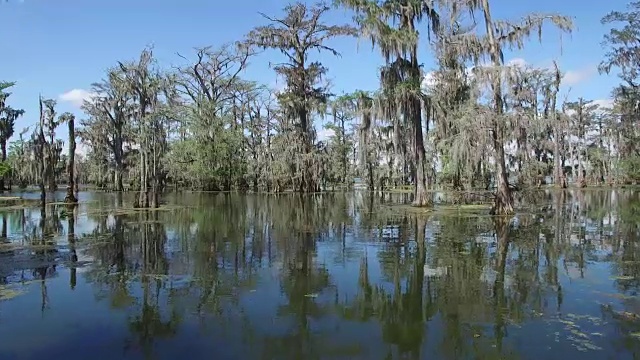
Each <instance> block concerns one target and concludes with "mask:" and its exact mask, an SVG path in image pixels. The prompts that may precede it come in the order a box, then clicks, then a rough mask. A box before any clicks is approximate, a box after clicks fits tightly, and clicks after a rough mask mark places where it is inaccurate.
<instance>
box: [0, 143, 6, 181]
mask: <svg viewBox="0 0 640 360" xmlns="http://www.w3.org/2000/svg"><path fill="white" fill-rule="evenodd" d="M0 148H1V149H2V162H3V163H4V162H5V161H7V142H6V141H3V142H1V143H0ZM4 178H5V177H4V176H3V177H1V178H0V192H1V191H4V190H5V188H4Z"/></svg>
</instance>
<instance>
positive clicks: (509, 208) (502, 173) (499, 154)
mask: <svg viewBox="0 0 640 360" xmlns="http://www.w3.org/2000/svg"><path fill="white" fill-rule="evenodd" d="M482 9H483V12H484V18H485V29H486V31H487V37H488V39H489V47H490V49H489V50H490V56H491V62H492V63H493V65H494V66H496V67H500V66H501V65H502V62H501V58H502V50H501V49H500V44H499V43H498V40H497V39H496V34H495V31H496V30H495V26H494V24H493V21H492V20H491V10H490V8H489V0H482ZM500 76H501V75H500V74H495V75H493V79H492V80H493V83H492V84H491V85H492V90H493V106H494V109H493V110H494V113H495V117H494V119H493V129H492V137H493V148H494V154H495V157H496V159H495V161H496V186H497V189H496V195H495V204H494V208H493V209H492V210H493V211H492V212H493V213H494V214H496V215H507V214H511V213H513V196H512V194H511V189H510V188H509V180H508V176H507V166H506V161H505V155H504V137H503V132H502V126H501V124H499V123H498V122H499V121H502V120H503V119H502V118H501V117H502V114H503V113H504V104H503V101H502V91H501V89H502V79H501V78H500Z"/></svg>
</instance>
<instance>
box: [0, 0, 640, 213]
mask: <svg viewBox="0 0 640 360" xmlns="http://www.w3.org/2000/svg"><path fill="white" fill-rule="evenodd" d="M334 8H335V9H340V10H345V11H347V12H349V13H351V15H352V16H353V17H352V19H351V21H348V22H346V23H344V24H330V23H329V19H330V16H329V15H330V14H331V12H332V11H334V10H335V9H334ZM494 10H495V5H492V4H491V1H490V0H480V1H474V2H465V3H464V4H462V3H460V2H459V1H457V0H450V1H441V2H437V3H430V5H425V6H422V7H420V8H419V9H414V8H411V7H410V6H409V5H407V3H406V1H404V0H391V1H384V2H380V1H377V0H335V1H334V2H333V3H332V4H328V3H318V4H315V5H308V4H304V3H301V2H295V3H290V4H288V5H286V6H285V7H284V8H283V9H282V11H281V13H280V14H262V13H260V14H261V16H262V20H263V22H262V23H260V24H256V26H255V27H254V28H253V29H252V30H250V31H249V32H248V33H246V34H244V35H242V36H240V37H239V38H238V40H237V41H235V42H233V43H229V44H215V46H207V47H203V48H196V49H194V51H193V52H192V53H191V54H178V57H177V58H178V59H179V61H180V62H181V65H172V66H166V65H164V64H163V65H161V64H159V63H158V61H157V60H156V57H155V55H154V51H153V48H152V47H146V48H144V49H143V50H142V51H141V53H140V54H139V56H137V57H135V58H133V59H129V60H126V59H114V63H113V66H112V67H111V68H109V69H107V70H106V73H105V76H104V77H103V80H101V81H100V82H97V83H95V84H93V85H92V87H91V89H90V90H89V91H88V93H90V94H91V96H90V97H89V98H87V99H86V100H85V101H84V104H83V106H82V112H83V114H82V116H80V117H79V118H78V119H76V115H74V114H71V113H63V114H58V113H57V104H56V101H55V100H52V99H48V98H46V97H44V96H40V97H39V98H38V99H37V100H38V105H39V112H38V114H28V113H25V111H24V110H22V109H14V108H12V107H11V106H10V100H11V99H10V94H11V93H10V90H11V89H12V87H14V86H17V84H16V83H14V82H0V148H1V150H2V159H1V160H2V161H1V163H0V190H1V189H4V188H10V189H11V188H16V187H17V188H24V187H26V186H29V185H31V186H33V185H36V186H37V187H38V189H39V192H40V201H41V204H45V203H46V201H47V193H49V192H51V191H54V190H56V189H57V188H58V187H59V186H60V185H59V184H60V183H64V184H65V185H64V186H66V196H65V198H64V201H65V203H67V204H70V206H73V204H77V201H78V200H77V194H78V191H79V184H92V185H94V186H95V187H96V188H97V189H110V190H113V191H118V192H119V191H124V190H129V191H131V192H136V193H137V196H136V199H135V201H134V203H133V207H135V208H157V207H159V206H160V205H161V196H162V194H164V193H168V192H170V191H172V190H177V189H184V190H187V189H189V190H196V191H240V192H245V191H246V192H252V193H287V192H297V193H304V194H314V193H318V192H320V191H321V190H325V191H327V190H329V189H351V188H353V187H356V186H359V187H366V188H368V189H371V190H374V191H376V192H377V193H378V194H386V193H411V194H412V197H411V199H410V200H407V201H411V203H412V205H413V206H415V207H419V208H433V207H434V204H436V203H437V202H438V201H437V199H434V196H433V194H434V193H439V192H441V191H446V190H438V189H439V188H442V189H452V190H457V191H461V192H460V193H459V194H460V196H457V197H456V199H455V200H453V202H459V203H462V204H465V203H470V204H473V203H477V202H483V203H484V202H491V203H492V205H493V206H492V209H491V213H492V214H496V215H510V214H513V213H514V212H515V210H516V209H515V208H514V207H515V206H516V200H515V198H516V197H517V196H518V195H517V192H518V191H519V190H520V189H528V188H546V187H547V186H548V185H545V184H547V183H552V184H553V185H551V186H553V187H555V188H567V187H569V186H575V187H577V188H585V187H591V186H600V185H603V184H607V185H611V186H620V185H622V184H625V183H637V182H638V181H640V170H639V169H640V145H639V144H640V130H638V127H637V126H635V122H634V121H635V120H634V119H636V118H637V117H638V116H640V108H638V107H637V106H636V105H635V104H637V103H638V102H639V101H640V92H638V91H636V90H635V89H636V88H637V85H635V84H637V83H639V82H640V79H638V77H639V76H640V75H639V74H637V71H635V69H637V67H638V66H640V56H638V55H637V54H639V53H640V52H638V51H637V50H638V46H637V45H636V44H631V43H629V42H628V41H626V39H627V38H628V37H629V36H632V37H633V36H635V35H634V34H638V33H640V25H638V24H637V23H636V22H633V21H631V20H630V19H633V18H636V17H637V16H640V2H631V3H629V4H628V6H627V7H626V9H624V10H616V11H612V12H610V13H609V14H606V15H605V14H603V15H604V16H603V18H602V24H603V26H607V27H608V26H610V25H611V26H612V27H613V28H612V29H609V30H607V31H606V33H605V36H604V41H603V47H604V48H605V50H606V53H605V54H604V57H603V58H602V59H600V60H601V62H600V65H599V68H598V70H599V72H600V73H602V74H609V73H611V72H618V73H619V74H618V76H619V77H620V78H621V83H620V85H617V86H616V87H615V88H614V89H612V99H611V101H610V102H607V103H606V104H604V103H603V102H602V101H596V100H590V99H584V98H582V97H578V98H576V99H573V100H569V99H568V98H567V96H568V95H566V94H565V95H566V96H565V95H563V94H564V93H563V91H564V90H562V89H561V86H563V85H564V84H563V77H564V75H566V74H567V69H560V67H559V65H558V62H557V61H554V62H553V66H552V67H547V68H541V67H534V66H532V65H531V64H527V63H526V62H523V61H516V60H514V59H516V58H514V59H512V60H508V59H505V53H506V54H509V55H510V56H511V57H514V56H517V55H518V51H519V50H521V49H522V48H524V47H527V46H528V45H529V44H533V43H535V42H539V43H541V42H542V34H543V33H544V34H545V36H546V34H548V33H549V32H550V31H551V32H557V33H559V34H560V35H561V36H562V35H565V34H572V33H573V29H574V24H573V20H572V19H571V18H570V17H568V16H563V15H561V14H547V15H538V14H533V13H532V14H527V15H525V16H524V17H523V18H522V19H517V20H509V19H506V20H505V19H496V18H495V17H494V16H493V15H492V13H493V12H494ZM467 14H472V15H473V16H471V17H469V16H466V15H467ZM535 34H537V36H534V35H535ZM578 35H579V34H578ZM358 37H360V38H366V39H367V40H370V41H371V43H372V45H373V49H374V51H375V52H377V53H379V54H380V63H381V64H380V65H381V67H380V69H379V73H378V74H377V75H378V78H379V80H380V81H379V86H378V88H376V89H360V90H355V91H353V92H350V93H342V94H340V95H337V93H339V90H340V89H333V88H331V86H330V85H331V84H330V78H331V74H332V72H331V69H329V68H327V67H326V66H324V65H323V63H322V62H320V61H318V60H319V58H318V57H316V56H317V55H316V52H319V53H320V54H321V55H322V56H335V57H339V56H340V53H339V52H338V51H337V50H335V49H334V48H332V47H330V46H329V45H328V44H329V41H330V40H332V39H338V38H345V39H349V38H351V39H353V40H354V41H355V38H358ZM460 39H465V41H460ZM567 41H570V40H567ZM424 43H429V45H430V51H428V52H426V53H419V51H418V48H420V47H421V45H422V44H424ZM267 50H277V53H278V54H279V55H278V59H277V61H276V60H275V59H270V61H275V62H274V63H277V64H278V65H274V66H273V67H272V70H273V72H274V74H275V75H276V76H277V77H279V78H281V79H283V80H284V83H285V84H286V86H285V87H284V88H282V89H274V88H270V87H269V86H265V85H264V84H260V83H257V82H255V81H252V80H251V79H246V78H243V74H244V70H246V69H247V68H248V67H249V66H251V65H250V62H252V61H254V60H255V59H257V58H262V57H264V56H267V55H266V54H267ZM629 54H631V55H629ZM274 56H275V55H274ZM427 59H430V60H432V63H433V64H434V65H433V67H432V68H431V69H425V68H424V67H423V63H424V62H425V61H427ZM520 60H522V59H520ZM221 64H222V65H221ZM427 79H428V80H429V81H427ZM563 96H564V99H563V98H562V97H563ZM559 97H560V98H559ZM35 100H36V99H34V101H35ZM36 115H37V117H38V121H37V124H36V126H35V127H34V128H33V129H25V130H23V131H21V132H20V133H19V134H17V137H16V136H14V132H16V131H15V129H14V127H15V122H16V120H17V119H19V118H24V117H32V119H34V120H35V118H36ZM321 119H325V120H328V121H327V122H326V124H325V125H324V129H323V130H324V131H325V132H326V134H325V135H326V136H325V135H323V136H322V137H321V136H320V134H319V129H317V128H316V127H315V125H314V124H315V123H317V122H318V121H319V120H321ZM63 124H64V125H65V126H66V127H68V138H67V139H60V138H58V137H56V132H57V131H58V130H59V128H60V126H61V125H63ZM77 140H78V143H79V144H81V145H83V147H84V149H86V151H84V152H83V154H77V153H76V152H77V151H76V145H77V144H76V141H77ZM67 145H68V146H67ZM65 146H67V150H68V151H67V152H66V154H65V152H64V151H63V148H64V147H65ZM34 160H35V161H34ZM514 175H517V177H514ZM355 179H359V182H357V183H356V182H355ZM476 189H490V192H488V190H476ZM480 198H482V199H480ZM43 215H45V213H44V212H43Z"/></svg>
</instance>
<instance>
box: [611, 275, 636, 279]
mask: <svg viewBox="0 0 640 360" xmlns="http://www.w3.org/2000/svg"><path fill="white" fill-rule="evenodd" d="M610 279H611V280H633V279H635V276H628V275H621V276H612V277H610Z"/></svg>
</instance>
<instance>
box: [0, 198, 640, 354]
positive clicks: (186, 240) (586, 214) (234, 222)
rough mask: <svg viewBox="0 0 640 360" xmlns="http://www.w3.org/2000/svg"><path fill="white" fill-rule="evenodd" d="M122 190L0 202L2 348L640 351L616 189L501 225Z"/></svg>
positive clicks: (635, 213) (460, 215)
mask: <svg viewBox="0 0 640 360" xmlns="http://www.w3.org/2000/svg"><path fill="white" fill-rule="evenodd" d="M58 195H60V197H63V196H64V195H63V194H62V193H61V194H58ZM33 196H36V195H33ZM131 200H132V198H131V197H130V195H128V194H126V195H124V196H122V195H121V196H117V195H116V194H92V193H81V194H80V201H81V202H82V203H81V205H80V206H79V207H78V208H77V209H76V210H75V211H74V212H67V211H66V210H64V209H63V208H62V207H58V206H55V205H50V206H48V208H47V210H46V217H45V219H44V221H43V219H42V218H41V214H40V210H39V209H14V210H5V211H3V212H0V216H1V223H2V234H1V235H2V236H1V237H2V241H3V242H5V243H8V244H5V245H2V247H0V249H3V250H2V251H1V252H0V359H3V360H4V359H49V358H54V359H58V358H60V359H65V360H70V359H82V360H84V359H176V358H189V359H567V358H569V357H572V356H573V357H577V358H578V357H579V359H634V358H637V357H640V315H636V314H640V297H638V289H639V287H640V246H639V245H640V243H639V242H638V233H639V231H638V221H639V220H640V196H639V194H638V193H636V192H633V191H630V190H617V191H609V190H607V191H595V190H594V191H586V192H550V193H546V194H544V193H542V194H539V195H538V196H536V197H535V199H533V198H532V199H528V201H529V203H530V204H531V205H530V206H528V207H527V208H526V211H523V212H522V213H520V214H518V216H516V217H515V218H514V219H512V221H511V223H504V222H502V223H495V222H494V220H492V218H491V217H488V216H485V215H483V214H482V213H480V214H477V213H476V214H474V213H469V212H456V211H451V210H448V211H440V212H436V213H434V214H430V215H424V214H423V215H420V216H416V215H415V214H412V213H407V212H406V209H405V208H403V207H398V206H395V205H393V204H394V203H396V202H397V201H398V200H400V199H395V198H393V199H392V198H387V199H384V200H380V199H379V198H373V197H371V196H369V195H368V194H366V193H355V194H353V193H351V194H328V195H317V196H313V197H312V196H310V197H306V198H304V199H302V198H300V197H297V196H293V195H283V196H278V197H276V196H261V195H246V196H245V195H235V194H191V193H181V194H171V195H168V196H167V197H166V199H165V202H166V205H165V206H164V209H162V210H158V211H151V212H142V211H132V210H131V204H132V201H131ZM381 202H384V204H383V205H381ZM18 245H19V246H29V247H28V250H25V249H24V248H22V249H20V248H16V247H15V246H18Z"/></svg>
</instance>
